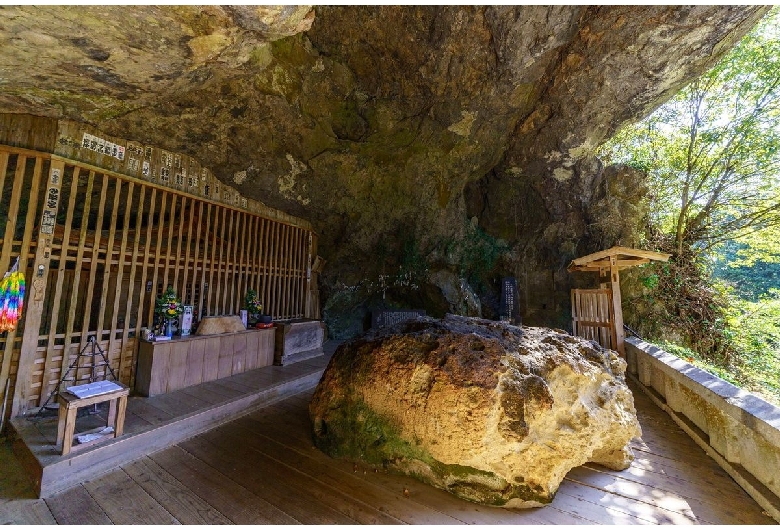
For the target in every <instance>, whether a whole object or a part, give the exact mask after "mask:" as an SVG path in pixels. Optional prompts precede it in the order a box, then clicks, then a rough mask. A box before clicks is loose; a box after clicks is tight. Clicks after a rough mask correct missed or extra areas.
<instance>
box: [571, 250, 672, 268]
mask: <svg viewBox="0 0 780 530" xmlns="http://www.w3.org/2000/svg"><path fill="white" fill-rule="evenodd" d="M617 256H626V257H629V258H647V259H650V260H653V261H668V260H669V257H670V256H671V254H665V253H663V252H653V251H651V250H641V249H635V248H628V247H612V248H608V249H606V250H602V251H599V252H594V253H593V254H588V255H587V256H582V257H581V258H577V259H575V260H572V262H571V264H572V265H586V264H588V263H590V262H593V261H598V260H601V259H605V258H607V259H608V258H612V257H617Z"/></svg>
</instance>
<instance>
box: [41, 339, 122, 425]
mask: <svg viewBox="0 0 780 530" xmlns="http://www.w3.org/2000/svg"><path fill="white" fill-rule="evenodd" d="M87 349H89V351H87ZM98 355H100V357H101V358H102V359H103V360H102V361H100V362H98V361H97V356H98ZM84 357H88V358H89V367H90V373H89V381H88V382H89V383H94V382H95V381H97V380H98V378H97V377H98V374H97V369H98V368H99V367H101V366H105V367H107V368H108V372H109V373H110V374H111V377H113V378H114V381H116V382H119V380H118V379H117V378H116V374H115V373H114V370H113V369H112V368H111V365H110V364H109V362H108V358H107V357H106V352H104V351H103V348H101V347H100V344H98V342H97V340H95V336H94V335H90V337H89V339H88V340H87V345H86V346H84V348H83V349H82V350H81V351H80V352H79V354H78V355H77V356H76V359H75V360H74V361H73V362H72V363H71V365H70V366H69V367H68V370H67V371H66V372H65V375H63V376H62V379H60V382H59V383H57V386H56V387H55V388H54V390H52V391H51V393H50V394H49V397H47V398H46V401H44V402H43V405H41V408H39V409H38V412H36V413H35V416H34V417H39V416H40V415H41V412H42V411H43V410H45V409H46V405H48V404H49V402H50V401H51V400H52V398H53V397H54V396H55V395H58V394H59V393H60V392H61V390H62V384H63V383H64V382H65V381H73V382H74V383H75V382H76V375H77V372H78V369H79V368H80V367H79V361H80V360H81V359H82V358H84ZM81 368H85V366H82V367H81ZM74 369H75V370H76V373H74V374H73V377H68V376H69V375H70V373H71V372H72V371H73V370H74ZM106 376H107V374H106V373H105V372H103V378H102V379H101V381H105V380H106ZM94 408H95V410H94V412H97V404H95V406H94Z"/></svg>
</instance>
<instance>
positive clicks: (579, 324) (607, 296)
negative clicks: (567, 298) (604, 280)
mask: <svg viewBox="0 0 780 530" xmlns="http://www.w3.org/2000/svg"><path fill="white" fill-rule="evenodd" d="M571 314H572V328H573V329H572V331H573V333H574V335H576V336H578V337H583V338H586V339H590V340H595V341H596V342H598V343H599V344H601V345H602V346H603V347H605V348H609V349H612V350H614V349H615V346H616V337H615V315H614V310H613V309H612V290H611V289H572V290H571Z"/></svg>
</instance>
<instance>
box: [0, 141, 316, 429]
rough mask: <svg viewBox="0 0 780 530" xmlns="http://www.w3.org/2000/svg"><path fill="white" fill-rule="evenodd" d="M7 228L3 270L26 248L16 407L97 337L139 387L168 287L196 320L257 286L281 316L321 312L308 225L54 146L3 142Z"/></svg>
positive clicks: (232, 308) (0, 253)
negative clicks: (141, 345)
mask: <svg viewBox="0 0 780 530" xmlns="http://www.w3.org/2000/svg"><path fill="white" fill-rule="evenodd" d="M47 208H48V211H47ZM49 212H56V214H54V215H47V214H48V213H49ZM0 236H2V239H0V275H2V274H3V273H4V272H5V271H7V270H8V269H9V267H10V266H11V265H12V264H13V262H14V261H15V260H16V258H17V257H19V259H20V262H19V267H20V270H22V271H23V272H24V273H25V276H26V278H27V284H28V295H27V297H26V302H27V308H26V309H25V313H24V317H23V319H22V321H21V322H20V325H19V327H18V329H17V330H16V331H15V332H8V333H0V359H1V363H2V364H1V365H0V366H1V369H0V370H1V371H0V392H4V391H5V389H6V381H10V388H9V390H8V392H7V394H6V393H5V392H4V393H3V400H4V401H3V402H6V400H7V397H8V396H9V395H13V396H14V400H13V412H14V414H21V413H24V412H25V411H26V410H28V409H30V408H33V407H36V406H40V405H41V404H42V403H43V401H44V400H45V399H46V398H47V397H48V395H49V394H50V393H51V391H52V390H53V389H54V388H55V386H56V384H57V383H58V382H59V380H60V378H61V377H62V376H63V374H64V373H65V371H66V370H67V369H68V367H69V366H70V364H71V363H72V362H73V360H74V359H76V357H77V355H78V353H79V352H80V351H82V350H83V349H84V348H85V347H86V346H87V345H88V341H89V337H91V336H94V337H96V340H97V343H98V344H99V345H100V347H101V348H102V349H103V350H104V351H105V352H106V355H107V356H108V358H109V361H110V364H111V366H112V368H113V369H114V371H115V372H116V373H117V375H118V377H119V379H120V381H122V382H124V383H126V384H130V385H132V383H133V378H134V369H135V357H136V351H137V348H136V336H137V334H138V332H139V330H140V328H141V327H144V326H151V325H152V322H153V318H154V301H155V298H156V296H157V294H159V293H161V292H162V291H163V290H164V289H165V288H166V287H167V286H168V285H171V286H172V287H173V288H174V289H175V291H176V293H177V294H178V295H179V296H180V297H181V298H182V299H183V302H184V303H185V304H187V305H192V306H193V314H194V316H195V317H196V319H200V318H202V317H203V316H211V315H223V314H237V313H238V311H239V309H240V308H241V307H242V305H243V300H244V296H245V294H246V291H247V290H248V289H250V288H251V289H255V290H256V291H257V292H258V293H259V295H260V298H261V301H262V302H263V304H264V306H265V312H266V313H268V314H271V315H272V316H273V317H274V318H275V319H276V320H280V319H290V318H300V317H316V316H317V315H318V308H315V307H312V306H311V303H312V300H316V293H312V292H311V290H312V289H311V269H310V267H311V262H312V257H313V256H316V235H315V234H313V232H312V231H311V230H309V229H307V228H303V227H299V226H295V225H293V224H287V223H285V222H282V221H279V220H274V219H269V218H265V217H263V216H260V215H255V214H253V213H250V212H247V211H242V210H240V209H238V208H232V207H230V206H228V205H225V204H220V203H218V202H215V201H209V200H205V199H203V198H201V197H197V196H193V195H189V194H187V193H185V192H182V191H178V190H173V189H170V188H166V187H164V186H162V185H157V184H154V183H150V182H146V181H143V180H140V179H137V178H132V177H127V176H124V175H121V174H118V173H113V172H111V171H107V170H104V169H100V168H98V167H94V166H89V165H87V164H84V163H80V162H74V161H71V160H67V159H64V158H61V157H58V156H56V155H50V154H47V153H40V152H36V151H29V150H25V149H18V148H12V147H6V146H0ZM41 264H43V265H41ZM41 267H43V268H41ZM39 274H40V275H39ZM20 359H21V363H20ZM87 377H89V370H88V368H87V367H83V368H81V369H79V370H78V371H77V378H78V379H86V378H87ZM71 384H72V383H71ZM17 385H19V386H20V388H16V387H17ZM9 409H10V407H9ZM7 415H8V412H7Z"/></svg>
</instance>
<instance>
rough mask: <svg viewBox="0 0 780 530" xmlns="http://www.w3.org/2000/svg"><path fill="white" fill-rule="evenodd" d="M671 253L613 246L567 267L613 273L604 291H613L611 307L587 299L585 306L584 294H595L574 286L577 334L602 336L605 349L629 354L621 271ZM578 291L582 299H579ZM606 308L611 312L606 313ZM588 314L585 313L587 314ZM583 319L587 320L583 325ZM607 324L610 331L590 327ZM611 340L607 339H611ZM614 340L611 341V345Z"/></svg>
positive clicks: (579, 259) (574, 320) (664, 259)
mask: <svg viewBox="0 0 780 530" xmlns="http://www.w3.org/2000/svg"><path fill="white" fill-rule="evenodd" d="M670 256H671V254H664V253H663V252H653V251H650V250H638V249H634V248H628V247H612V248H609V249H607V250H602V251H600V252H594V253H593V254H588V255H587V256H583V257H581V258H577V259H575V260H573V261H572V262H571V263H570V264H569V266H568V268H567V270H568V271H569V272H574V271H591V272H598V273H599V277H604V276H606V275H607V273H609V283H608V284H607V283H602V285H601V290H608V291H609V292H610V299H611V304H610V306H609V307H606V308H605V307H603V304H595V305H594V304H593V303H592V302H590V301H589V302H586V304H585V305H583V304H582V302H580V300H581V298H582V297H583V296H586V297H588V298H592V297H593V296H594V295H593V294H591V295H584V293H583V291H585V290H580V289H572V318H573V321H572V328H573V332H574V334H575V335H577V336H580V337H585V338H589V339H594V340H596V338H595V337H597V336H598V337H600V339H599V340H598V342H599V344H601V345H602V346H604V347H605V348H610V349H614V350H617V352H618V353H619V354H620V355H621V357H624V358H625V356H626V347H625V333H624V332H623V308H622V299H621V295H620V271H621V270H622V269H627V268H629V267H634V266H636V265H643V264H645V263H650V261H651V260H652V261H663V262H665V261H668V260H669V257H670ZM575 292H578V293H577V296H578V298H577V299H576V300H575ZM605 309H607V310H608V313H607V314H605ZM584 313H585V315H584V316H583V314H584ZM583 322H587V324H586V325H583ZM605 324H608V325H609V334H607V335H605V334H603V333H601V334H598V333H596V334H595V335H594V333H593V330H592V329H590V328H594V327H595V328H601V327H604V326H605ZM608 337H609V338H610V341H607V338H608ZM610 342H611V344H610Z"/></svg>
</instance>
